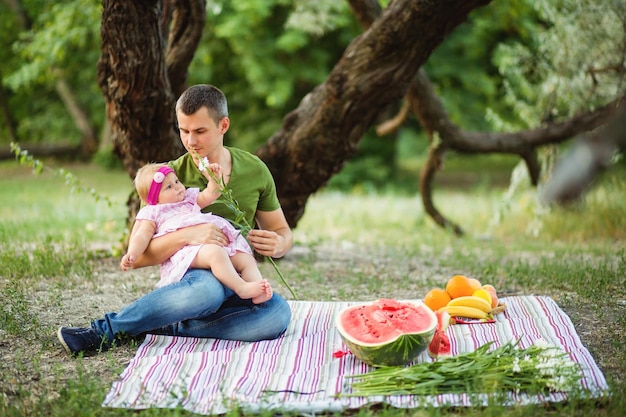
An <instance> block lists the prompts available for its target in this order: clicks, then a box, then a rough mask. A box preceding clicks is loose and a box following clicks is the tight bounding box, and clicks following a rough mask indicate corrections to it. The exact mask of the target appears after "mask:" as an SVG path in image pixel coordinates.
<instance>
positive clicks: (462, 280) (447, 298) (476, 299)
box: [423, 275, 506, 323]
mask: <svg viewBox="0 0 626 417" xmlns="http://www.w3.org/2000/svg"><path fill="white" fill-rule="evenodd" d="M423 301H424V304H426V305H427V306H428V307H430V309H431V310H433V311H435V312H437V311H445V312H447V313H448V314H449V315H450V317H452V318H453V319H452V321H451V323H455V322H458V320H455V319H454V318H456V317H466V318H471V319H479V320H482V321H488V320H491V319H492V318H493V315H494V314H497V313H500V312H502V311H504V309H505V308H506V306H505V305H504V304H502V303H500V302H499V301H498V293H497V291H496V289H495V288H494V286H493V285H489V284H485V285H483V284H481V283H480V281H479V280H477V279H475V278H468V277H466V276H464V275H454V276H453V277H452V278H450V279H449V280H448V282H447V283H446V288H445V289H444V288H433V289H431V290H430V291H428V293H426V295H425V296H424V300H423Z"/></svg>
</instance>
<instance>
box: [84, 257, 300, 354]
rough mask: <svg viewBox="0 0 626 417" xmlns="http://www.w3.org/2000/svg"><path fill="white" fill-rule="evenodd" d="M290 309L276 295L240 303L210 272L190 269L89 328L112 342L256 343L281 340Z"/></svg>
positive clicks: (93, 323) (283, 300)
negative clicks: (152, 337)
mask: <svg viewBox="0 0 626 417" xmlns="http://www.w3.org/2000/svg"><path fill="white" fill-rule="evenodd" d="M290 320H291V309H290V308H289V305H288V304H287V302H286V301H285V299H284V298H283V297H281V296H280V295H278V294H274V295H273V296H272V298H271V299H270V300H269V301H267V302H265V303H262V304H254V303H252V302H251V301H250V300H242V299H241V298H239V297H238V296H237V295H235V294H234V292H233V291H232V290H230V289H229V288H226V287H225V286H223V285H222V284H221V283H220V282H219V281H218V280H217V278H215V276H214V275H213V274H212V273H211V271H208V270H205V269H190V270H188V271H187V272H186V273H185V275H184V276H183V278H182V279H181V280H180V281H179V282H176V283H173V284H169V285H166V286H164V287H161V288H157V289H156V290H154V291H152V292H150V293H148V294H146V295H144V296H143V297H141V298H139V299H138V300H137V301H135V302H133V303H132V304H130V305H128V306H126V307H125V308H123V309H122V310H121V311H120V312H119V313H107V314H105V315H104V318H102V319H98V320H94V321H92V322H91V327H92V328H93V329H94V330H95V331H96V332H98V333H99V334H100V335H104V336H105V338H106V339H107V340H108V341H109V342H112V341H114V340H118V338H120V337H122V336H133V337H134V336H141V335H143V334H146V333H155V334H165V335H171V336H188V337H211V338H216V339H231V340H241V341H246V342H254V341H258V340H267V339H275V338H277V337H279V336H281V335H282V334H283V333H284V332H285V330H287V326H288V325H289V321H290Z"/></svg>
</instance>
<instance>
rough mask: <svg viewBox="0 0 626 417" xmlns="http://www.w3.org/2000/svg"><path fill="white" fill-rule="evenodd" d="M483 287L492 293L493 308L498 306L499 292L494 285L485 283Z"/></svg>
mask: <svg viewBox="0 0 626 417" xmlns="http://www.w3.org/2000/svg"><path fill="white" fill-rule="evenodd" d="M482 289H483V290H485V291H487V292H488V293H489V295H491V308H496V307H497V306H498V294H497V291H496V289H495V288H494V286H493V285H489V284H485V285H483V286H482Z"/></svg>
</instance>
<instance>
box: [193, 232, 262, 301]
mask: <svg viewBox="0 0 626 417" xmlns="http://www.w3.org/2000/svg"><path fill="white" fill-rule="evenodd" d="M237 255H239V253H237V254H236V255H235V256H234V257H232V258H231V257H229V256H228V253H227V252H226V250H225V249H224V248H222V247H221V246H218V245H211V244H208V245H203V246H202V248H201V249H200V251H199V252H198V255H196V258H195V259H194V261H193V262H192V263H191V267H192V268H201V269H211V271H212V272H213V274H214V275H215V277H216V278H217V279H218V280H219V281H220V282H221V283H222V284H224V285H225V286H227V287H228V288H230V289H231V290H233V291H234V292H235V294H237V295H238V296H239V297H240V298H242V299H252V302H253V303H255V304H260V303H264V302H265V301H267V300H269V299H270V298H272V287H271V285H270V284H269V282H267V280H265V279H263V277H262V275H261V272H260V271H259V270H258V267H257V265H256V261H255V260H254V258H253V257H252V256H251V255H247V256H248V257H249V258H251V259H252V261H253V264H250V262H249V260H245V259H241V260H240V259H239V258H241V257H238V256H237ZM242 255H246V254H242ZM235 257H237V258H236V259H233V258H235ZM239 261H241V262H242V264H241V265H240V264H239ZM235 262H236V263H237V265H238V266H244V265H245V267H244V268H243V269H242V270H241V271H239V269H238V267H237V266H236V265H235ZM244 272H245V276H244V275H243V274H244ZM240 273H241V274H242V276H240V275H239V274H240Z"/></svg>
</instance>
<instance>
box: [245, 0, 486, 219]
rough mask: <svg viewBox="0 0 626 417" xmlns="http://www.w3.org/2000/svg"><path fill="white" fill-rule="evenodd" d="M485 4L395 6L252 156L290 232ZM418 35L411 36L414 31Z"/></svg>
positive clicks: (407, 2)
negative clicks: (263, 169) (269, 178)
mask: <svg viewBox="0 0 626 417" xmlns="http://www.w3.org/2000/svg"><path fill="white" fill-rule="evenodd" d="M487 3H489V0H469V1H468V0H446V1H438V2H432V1H426V0H417V1H416V0H396V1H393V2H391V3H390V4H389V6H388V7H387V8H386V9H385V10H384V11H383V13H382V14H381V16H380V18H379V19H377V20H376V21H374V23H373V24H372V25H371V27H370V28H369V29H368V30H367V31H365V32H364V33H363V34H362V35H361V36H359V37H357V38H356V39H354V40H353V42H352V43H351V44H350V45H349V46H348V47H347V48H346V50H345V52H344V55H343V56H342V58H341V59H340V61H339V62H338V63H337V65H336V66H335V68H334V69H333V70H332V71H331V73H330V75H329V77H328V78H327V80H326V81H325V82H324V83H323V84H321V85H320V86H318V87H317V88H315V89H314V90H313V91H312V92H311V93H309V94H308V95H307V96H306V97H305V98H304V99H303V100H302V101H301V103H300V105H299V106H298V108H297V109H296V110H295V111H293V112H291V113H290V114H288V115H287V117H286V118H285V120H284V124H283V127H282V129H281V130H280V131H279V132H277V133H276V134H275V135H274V136H272V137H271V138H270V140H269V141H268V142H267V143H266V145H264V146H263V147H262V148H261V149H259V150H258V151H257V154H258V155H259V156H260V157H261V159H263V160H264V161H265V162H266V163H267V164H268V166H269V167H270V170H271V171H272V174H273V175H274V178H275V179H276V186H277V190H278V194H279V197H280V199H281V204H282V206H283V209H284V211H285V214H286V216H287V219H288V221H289V223H290V224H291V226H292V227H293V226H295V224H296V223H297V221H298V220H299V219H300V217H301V216H302V213H303V212H304V206H305V204H306V201H307V199H308V197H309V196H310V195H311V194H312V193H314V192H315V191H317V190H318V189H319V188H320V187H322V186H323V185H324V184H325V183H326V182H327V181H328V179H330V178H331V177H332V175H334V174H335V173H337V172H339V171H340V170H341V168H342V167H343V165H344V163H345V162H346V161H347V160H349V159H350V158H351V157H352V156H353V155H354V153H355V152H356V149H357V145H358V143H359V141H360V140H361V138H362V137H363V134H364V133H365V131H366V130H367V129H368V128H369V127H370V126H372V124H373V123H374V121H375V120H376V118H377V116H378V115H379V114H380V112H381V111H383V110H384V109H386V108H387V107H388V106H390V105H391V104H394V103H396V102H397V101H398V100H399V99H400V98H401V97H403V96H404V94H405V93H406V91H407V89H408V86H409V83H410V82H411V80H412V79H413V77H414V76H415V73H416V72H417V70H418V69H419V68H420V67H421V66H422V64H424V63H425V62H426V60H427V59H428V57H429V56H430V54H431V53H432V51H433V50H434V49H435V48H436V47H437V45H439V44H440V43H441V42H442V41H443V40H444V39H445V38H446V36H448V34H449V33H450V32H451V31H452V30H454V28H456V27H457V26H458V25H459V24H460V23H461V22H463V21H465V20H466V18H467V15H468V13H469V12H470V11H471V10H473V9H475V8H476V7H479V6H482V5H484V4H487ZM416 28H419V30H416Z"/></svg>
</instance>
